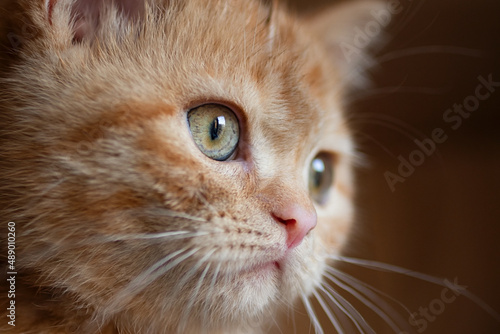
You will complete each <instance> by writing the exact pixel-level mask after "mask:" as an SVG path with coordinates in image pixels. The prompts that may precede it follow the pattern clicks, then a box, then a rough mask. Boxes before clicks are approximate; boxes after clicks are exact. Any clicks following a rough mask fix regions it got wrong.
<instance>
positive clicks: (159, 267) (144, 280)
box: [109, 247, 200, 313]
mask: <svg viewBox="0 0 500 334" xmlns="http://www.w3.org/2000/svg"><path fill="white" fill-rule="evenodd" d="M188 249H189V248H188V247H186V248H184V249H181V250H178V251H176V252H174V253H171V254H169V255H168V256H166V257H164V258H163V259H161V260H159V261H158V262H156V263H155V264H154V265H152V266H151V267H149V269H147V270H146V271H145V272H143V273H142V274H140V275H139V276H137V277H136V278H135V279H134V280H132V281H131V282H130V283H129V284H128V285H127V286H126V287H125V288H123V289H122V290H121V291H120V292H119V293H118V294H117V295H116V297H115V298H114V301H112V302H111V304H110V306H109V309H110V310H112V313H114V312H118V311H119V310H120V309H121V308H122V307H123V305H124V304H125V302H124V301H128V300H129V299H130V298H132V297H134V296H135V295H137V294H138V293H140V292H141V291H142V290H144V289H145V288H146V287H147V286H148V285H149V284H150V283H151V282H153V281H155V280H156V279H157V278H158V277H160V276H162V275H164V274H165V273H167V272H168V271H169V270H170V269H172V268H174V267H175V266H177V265H178V264H180V263H181V262H182V261H184V260H186V259H187V258H189V257H190V256H192V255H193V254H195V253H196V252H198V251H199V250H200V248H195V249H192V250H191V251H188ZM182 253H185V254H183V255H181V254H182ZM178 255H180V256H179V257H178V258H177V259H175V260H173V261H172V262H171V263H169V264H168V265H166V266H165V264H166V263H167V262H169V261H171V260H172V259H174V258H175V257H176V256H178Z"/></svg>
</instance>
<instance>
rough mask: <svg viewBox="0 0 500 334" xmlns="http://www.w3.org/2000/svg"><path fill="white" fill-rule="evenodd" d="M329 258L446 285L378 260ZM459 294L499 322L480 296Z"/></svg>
mask: <svg viewBox="0 0 500 334" xmlns="http://www.w3.org/2000/svg"><path fill="white" fill-rule="evenodd" d="M330 258H331V259H333V260H337V261H342V262H345V263H350V264H354V265H357V266H360V267H363V268H367V269H371V270H378V271H385V272H390V273H395V274H401V275H405V276H408V277H413V278H416V279H419V280H422V281H424V282H429V283H432V284H435V285H439V286H442V287H448V285H447V284H446V279H444V278H438V277H435V276H431V275H427V274H423V273H420V272H417V271H413V270H409V269H406V268H402V267H398V266H395V265H391V264H387V263H383V262H378V261H373V260H364V259H358V258H352V257H346V256H338V255H334V256H330ZM460 294H461V295H463V296H465V297H466V298H468V299H469V300H470V301H472V302H473V303H474V304H476V305H477V306H479V307H480V308H482V309H483V310H484V311H485V312H486V313H488V314H489V315H490V316H491V317H493V318H494V319H495V320H496V321H498V322H500V314H499V313H498V312H497V311H495V310H494V309H493V308H492V307H491V306H489V305H488V304H486V303H485V302H484V301H483V300H482V299H481V298H479V297H478V296H476V295H475V294H473V293H471V292H469V291H468V290H465V289H461V290H460Z"/></svg>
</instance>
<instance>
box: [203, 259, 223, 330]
mask: <svg viewBox="0 0 500 334" xmlns="http://www.w3.org/2000/svg"><path fill="white" fill-rule="evenodd" d="M221 266H222V263H220V262H219V264H217V267H216V268H215V271H214V273H213V276H212V281H211V282H210V286H209V287H208V290H207V291H208V292H207V300H210V299H211V298H212V296H213V295H214V292H215V289H214V287H215V283H216V282H217V278H218V276H219V273H220V268H221ZM203 320H204V321H203V322H204V323H207V322H208V308H207V307H205V309H204V310H203Z"/></svg>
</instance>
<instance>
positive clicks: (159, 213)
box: [146, 198, 208, 223]
mask: <svg viewBox="0 0 500 334" xmlns="http://www.w3.org/2000/svg"><path fill="white" fill-rule="evenodd" d="M200 200H202V201H205V202H206V200H205V199H202V198H200ZM204 204H208V202H206V203H204ZM147 212H151V213H152V214H153V215H155V216H166V217H172V218H183V219H188V220H192V221H198V222H201V223H205V222H206V221H207V220H206V219H204V218H201V217H197V216H193V215H190V214H187V213H184V212H179V211H173V210H169V209H163V208H155V209H150V210H147V211H146V213H147Z"/></svg>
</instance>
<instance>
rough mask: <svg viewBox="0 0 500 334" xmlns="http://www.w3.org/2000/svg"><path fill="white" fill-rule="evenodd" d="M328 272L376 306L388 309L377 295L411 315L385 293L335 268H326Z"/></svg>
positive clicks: (402, 305)
mask: <svg viewBox="0 0 500 334" xmlns="http://www.w3.org/2000/svg"><path fill="white" fill-rule="evenodd" d="M326 270H327V271H328V272H330V273H331V274H332V275H334V276H336V277H338V278H339V279H341V280H342V281H344V282H345V283H346V284H348V285H351V286H352V287H353V288H355V289H356V290H358V291H359V292H361V293H363V294H364V295H365V296H366V297H368V298H370V299H371V300H372V301H373V302H375V303H377V304H378V305H381V306H382V307H389V308H390V306H389V305H388V304H386V303H385V301H384V300H383V299H382V298H380V297H379V296H377V294H379V295H381V296H383V297H385V298H387V299H389V300H390V301H392V302H393V303H395V304H398V305H399V306H400V307H401V308H402V309H404V310H405V311H406V312H407V313H408V314H411V312H410V310H409V309H408V308H407V307H406V306H405V305H404V304H403V303H401V302H400V301H398V300H397V299H395V298H393V297H392V296H390V295H388V294H387V293H385V292H383V291H381V290H379V289H377V288H375V287H373V286H371V285H369V284H367V283H365V282H363V281H361V280H359V279H356V278H355V277H353V276H351V275H348V274H346V273H344V272H342V271H340V270H338V269H335V268H327V269H326Z"/></svg>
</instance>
